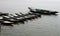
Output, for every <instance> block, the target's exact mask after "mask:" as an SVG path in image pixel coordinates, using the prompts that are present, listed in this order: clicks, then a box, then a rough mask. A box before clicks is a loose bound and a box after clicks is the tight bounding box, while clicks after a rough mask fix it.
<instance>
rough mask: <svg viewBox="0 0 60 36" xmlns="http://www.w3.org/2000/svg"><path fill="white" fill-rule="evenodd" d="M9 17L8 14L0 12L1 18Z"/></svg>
mask: <svg viewBox="0 0 60 36" xmlns="http://www.w3.org/2000/svg"><path fill="white" fill-rule="evenodd" d="M3 15H4V16H7V15H8V13H2V12H0V16H3Z"/></svg>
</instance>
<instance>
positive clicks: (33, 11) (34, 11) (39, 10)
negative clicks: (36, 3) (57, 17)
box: [28, 7, 58, 15]
mask: <svg viewBox="0 0 60 36" xmlns="http://www.w3.org/2000/svg"><path fill="white" fill-rule="evenodd" d="M28 9H29V10H30V12H32V13H40V14H50V15H51V14H56V13H58V12H57V11H49V10H43V9H32V8H30V7H28Z"/></svg>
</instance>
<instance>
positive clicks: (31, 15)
mask: <svg viewBox="0 0 60 36" xmlns="http://www.w3.org/2000/svg"><path fill="white" fill-rule="evenodd" d="M28 9H29V10H30V12H28V13H26V14H23V13H21V12H20V13H15V15H13V14H9V13H2V12H0V24H1V25H2V24H3V25H13V24H17V23H24V22H25V21H27V20H32V19H35V18H38V17H41V14H49V15H52V14H56V13H58V12H57V11H48V10H40V9H32V8H30V7H28Z"/></svg>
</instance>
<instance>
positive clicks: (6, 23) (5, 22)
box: [0, 20, 14, 26]
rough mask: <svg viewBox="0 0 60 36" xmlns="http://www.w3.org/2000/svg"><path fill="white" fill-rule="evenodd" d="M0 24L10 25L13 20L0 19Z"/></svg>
mask: <svg viewBox="0 0 60 36" xmlns="http://www.w3.org/2000/svg"><path fill="white" fill-rule="evenodd" d="M0 24H1V25H9V26H12V24H14V23H13V22H10V21H4V20H0Z"/></svg>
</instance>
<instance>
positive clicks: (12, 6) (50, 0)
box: [0, 0, 60, 12]
mask: <svg viewBox="0 0 60 36" xmlns="http://www.w3.org/2000/svg"><path fill="white" fill-rule="evenodd" d="M27 7H37V8H43V9H50V10H51V9H52V10H53V9H54V10H59V9H60V0H0V11H1V12H8V10H9V11H12V10H13V11H14V10H16V9H17V10H24V11H25V10H26V9H27Z"/></svg>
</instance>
